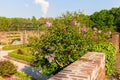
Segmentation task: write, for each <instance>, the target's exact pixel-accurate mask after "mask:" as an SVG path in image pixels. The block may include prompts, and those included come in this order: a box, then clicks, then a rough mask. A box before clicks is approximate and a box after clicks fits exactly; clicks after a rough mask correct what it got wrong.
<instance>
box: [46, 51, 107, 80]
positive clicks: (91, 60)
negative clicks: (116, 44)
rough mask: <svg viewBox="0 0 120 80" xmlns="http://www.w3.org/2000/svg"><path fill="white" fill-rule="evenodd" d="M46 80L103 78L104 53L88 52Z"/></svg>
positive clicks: (103, 79)
mask: <svg viewBox="0 0 120 80" xmlns="http://www.w3.org/2000/svg"><path fill="white" fill-rule="evenodd" d="M48 80H105V54H104V53H98V52H88V53H87V54H85V55H84V56H83V57H81V58H80V59H79V60H77V61H75V62H74V63H72V64H70V65H69V66H67V67H66V68H64V69H63V70H61V71H60V72H59V73H57V74H56V75H54V76H52V77H51V78H49V79H48Z"/></svg>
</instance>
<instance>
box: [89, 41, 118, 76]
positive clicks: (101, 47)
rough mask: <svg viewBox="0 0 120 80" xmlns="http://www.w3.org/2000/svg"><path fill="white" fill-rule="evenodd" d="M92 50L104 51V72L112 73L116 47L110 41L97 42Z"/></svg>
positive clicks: (108, 74)
mask: <svg viewBox="0 0 120 80" xmlns="http://www.w3.org/2000/svg"><path fill="white" fill-rule="evenodd" d="M90 48H92V51H96V52H104V53H105V54H106V61H105V62H106V64H105V67H106V74H107V76H111V75H113V74H114V62H115V53H116V49H115V47H114V46H113V44H112V43H106V42H100V43H98V44H94V45H93V47H90Z"/></svg>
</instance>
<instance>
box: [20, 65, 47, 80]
mask: <svg viewBox="0 0 120 80" xmlns="http://www.w3.org/2000/svg"><path fill="white" fill-rule="evenodd" d="M22 72H24V73H26V74H27V75H30V76H32V77H33V78H34V79H35V80H47V78H48V77H47V76H42V75H40V71H39V70H33V67H30V66H25V68H24V69H22Z"/></svg>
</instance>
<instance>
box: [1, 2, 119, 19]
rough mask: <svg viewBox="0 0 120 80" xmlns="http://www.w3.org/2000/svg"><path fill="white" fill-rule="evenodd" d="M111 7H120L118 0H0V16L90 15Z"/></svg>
mask: <svg viewBox="0 0 120 80" xmlns="http://www.w3.org/2000/svg"><path fill="white" fill-rule="evenodd" d="M113 7H120V0H0V16H4V17H10V18H11V17H22V18H31V17H32V16H35V17H36V18H40V17H57V16H60V15H61V14H63V13H65V12H66V11H70V12H74V11H81V12H82V13H84V14H86V15H91V14H93V13H94V12H96V11H100V10H103V9H111V8H113Z"/></svg>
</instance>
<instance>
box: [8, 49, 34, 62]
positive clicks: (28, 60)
mask: <svg viewBox="0 0 120 80" xmlns="http://www.w3.org/2000/svg"><path fill="white" fill-rule="evenodd" d="M8 56H10V57H13V58H17V59H20V60H24V61H27V62H31V61H32V60H33V56H31V55H27V56H26V55H24V54H23V55H22V54H17V52H16V51H13V52H10V53H9V54H8Z"/></svg>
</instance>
